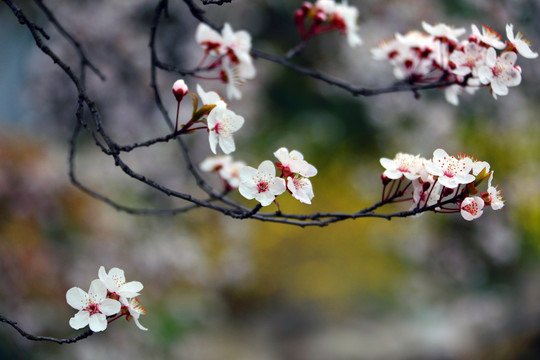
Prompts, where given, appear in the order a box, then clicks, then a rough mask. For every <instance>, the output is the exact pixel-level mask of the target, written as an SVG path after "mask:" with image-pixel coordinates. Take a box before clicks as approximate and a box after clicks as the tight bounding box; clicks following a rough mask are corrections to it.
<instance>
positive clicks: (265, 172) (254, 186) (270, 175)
mask: <svg viewBox="0 0 540 360" xmlns="http://www.w3.org/2000/svg"><path fill="white" fill-rule="evenodd" d="M238 190H239V191H240V194H242V196H244V197H245V198H246V199H249V200H251V199H255V200H257V201H258V202H260V203H261V205H262V206H268V205H270V204H271V203H272V201H274V199H275V197H276V196H277V195H280V194H282V193H283V192H285V190H286V186H285V180H283V179H281V178H278V177H276V169H275V167H274V165H273V164H272V162H271V161H270V160H265V161H263V162H262V163H261V164H260V165H259V168H258V169H255V168H252V167H251V166H245V167H243V168H242V169H241V170H240V186H239V188H238Z"/></svg>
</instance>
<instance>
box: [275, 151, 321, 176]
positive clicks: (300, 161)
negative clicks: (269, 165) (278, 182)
mask: <svg viewBox="0 0 540 360" xmlns="http://www.w3.org/2000/svg"><path fill="white" fill-rule="evenodd" d="M274 156H275V157H276V158H277V159H278V160H279V163H276V165H277V166H278V168H279V169H280V170H281V171H282V172H283V175H284V176H286V177H288V176H290V175H291V174H299V175H302V176H303V177H312V176H315V175H317V169H316V168H315V166H313V165H311V164H309V163H308V162H307V161H306V160H304V155H302V153H300V152H299V151H296V150H293V151H291V152H289V150H287V148H285V147H282V148H279V149H277V150H276V151H275V152H274Z"/></svg>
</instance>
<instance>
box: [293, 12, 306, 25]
mask: <svg viewBox="0 0 540 360" xmlns="http://www.w3.org/2000/svg"><path fill="white" fill-rule="evenodd" d="M305 16H306V13H305V12H304V11H302V10H296V11H295V12H294V22H295V23H296V24H301V23H302V22H303V21H304V18H305Z"/></svg>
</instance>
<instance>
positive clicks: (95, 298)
mask: <svg viewBox="0 0 540 360" xmlns="http://www.w3.org/2000/svg"><path fill="white" fill-rule="evenodd" d="M66 301H67V303H68V304H69V306H71V307H72V308H74V309H76V310H79V312H78V313H76V314H75V315H74V316H73V317H72V318H71V319H70V320H69V325H70V326H71V327H72V328H74V329H76V330H78V329H82V328H83V327H85V326H87V325H89V327H90V330H92V331H93V332H98V331H103V330H105V329H106V328H107V316H110V315H116V314H118V313H119V312H120V309H121V305H120V303H119V302H118V301H116V300H114V299H108V298H107V288H106V286H105V284H104V283H103V282H102V281H101V280H99V279H96V280H94V281H92V283H91V284H90V289H89V290H88V293H86V292H85V291H83V290H82V289H81V288H78V287H73V288H71V289H69V290H68V291H67V293H66Z"/></svg>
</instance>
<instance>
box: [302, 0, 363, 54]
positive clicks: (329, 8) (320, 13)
mask: <svg viewBox="0 0 540 360" xmlns="http://www.w3.org/2000/svg"><path fill="white" fill-rule="evenodd" d="M357 19H358V9H357V8H355V7H353V6H349V5H348V4H347V0H343V2H342V3H336V2H335V1H334V0H317V2H315V4H312V3H309V2H305V3H303V4H302V7H301V8H300V9H298V10H296V12H295V13H294V22H295V23H296V26H297V27H298V31H299V32H300V36H301V37H302V39H303V40H304V41H307V40H309V39H310V38H311V37H313V36H315V35H318V34H323V33H327V32H330V31H334V30H338V31H339V32H340V33H341V34H344V35H346V36H347V41H348V43H349V45H350V46H351V47H355V46H357V45H361V44H362V39H361V38H360V36H359V35H358V25H357V24H356V21H357Z"/></svg>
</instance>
